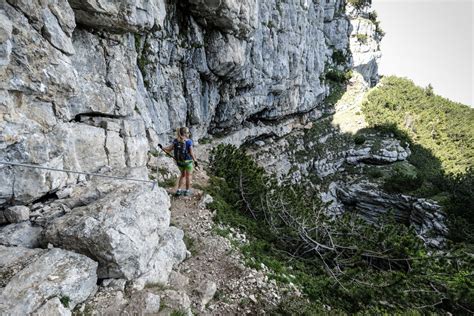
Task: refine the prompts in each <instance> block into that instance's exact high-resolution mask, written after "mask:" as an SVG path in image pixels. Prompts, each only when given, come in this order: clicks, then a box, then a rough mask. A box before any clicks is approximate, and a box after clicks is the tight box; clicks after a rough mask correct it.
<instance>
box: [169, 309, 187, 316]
mask: <svg viewBox="0 0 474 316" xmlns="http://www.w3.org/2000/svg"><path fill="white" fill-rule="evenodd" d="M186 315H188V313H186V311H183V310H174V311H172V312H171V314H170V316H186Z"/></svg>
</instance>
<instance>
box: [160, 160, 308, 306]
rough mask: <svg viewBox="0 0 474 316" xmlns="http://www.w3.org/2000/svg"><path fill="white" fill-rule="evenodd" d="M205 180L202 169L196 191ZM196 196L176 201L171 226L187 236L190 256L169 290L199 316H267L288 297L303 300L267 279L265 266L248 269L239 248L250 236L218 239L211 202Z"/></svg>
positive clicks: (293, 290)
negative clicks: (188, 302)
mask: <svg viewBox="0 0 474 316" xmlns="http://www.w3.org/2000/svg"><path fill="white" fill-rule="evenodd" d="M207 180H208V177H207V175H206V173H205V172H204V171H203V170H202V169H198V170H197V172H196V173H195V180H194V183H195V187H201V188H202V187H204V186H205V185H206V183H207ZM168 191H169V192H170V194H172V193H173V190H172V189H169V190H168ZM194 192H195V193H194V196H192V197H179V198H177V197H172V202H171V223H172V224H173V225H176V226H178V227H180V228H181V229H183V231H184V232H185V242H186V243H187V246H188V251H189V252H190V257H189V258H188V259H186V260H185V261H184V262H183V263H181V264H180V265H179V266H177V268H176V271H175V272H174V273H173V274H172V275H171V279H170V286H171V287H174V288H177V289H178V290H183V291H185V292H186V293H187V294H188V296H189V297H190V299H191V306H192V310H193V311H194V312H195V313H196V314H199V315H209V314H211V315H244V314H249V315H255V314H266V313H267V312H268V310H271V309H272V308H274V307H275V306H276V305H278V303H279V302H280V301H281V299H282V297H283V296H284V295H285V294H284V293H287V292H291V293H292V294H294V295H299V294H298V293H299V291H298V290H297V289H296V288H294V287H293V288H281V287H279V286H277V284H276V282H275V281H274V280H269V279H268V277H267V276H266V273H265V272H268V268H266V267H265V266H262V269H261V270H260V271H257V270H255V269H251V268H249V267H246V266H245V265H244V263H243V262H244V258H243V255H242V254H241V253H240V251H239V249H238V245H239V244H243V243H246V242H247V239H246V236H245V235H244V234H242V233H241V232H239V231H238V230H236V229H233V228H229V231H230V233H229V234H228V235H227V236H226V237H222V236H220V235H219V234H218V231H219V230H220V231H222V230H224V227H222V226H219V225H216V223H214V221H213V220H212V217H213V214H212V212H211V211H210V210H209V209H208V208H207V207H206V203H208V202H210V201H212V197H210V196H209V195H207V194H205V193H204V192H203V191H201V190H197V189H195V190H194Z"/></svg>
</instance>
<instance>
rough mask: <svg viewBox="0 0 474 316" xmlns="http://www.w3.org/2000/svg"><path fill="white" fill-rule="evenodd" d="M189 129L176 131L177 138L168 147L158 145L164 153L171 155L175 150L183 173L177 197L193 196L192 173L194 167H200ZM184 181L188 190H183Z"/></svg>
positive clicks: (175, 155) (175, 157)
mask: <svg viewBox="0 0 474 316" xmlns="http://www.w3.org/2000/svg"><path fill="white" fill-rule="evenodd" d="M189 134H190V133H189V129H188V128H187V127H180V128H177V129H176V138H175V139H174V140H173V143H172V144H171V145H169V146H167V147H163V146H162V145H161V144H158V147H160V148H161V149H162V150H163V151H165V152H166V153H168V154H169V153H170V152H171V151H172V150H173V153H174V157H173V158H174V159H175V160H176V164H177V165H178V168H179V170H180V171H181V176H180V177H179V181H178V189H177V190H176V195H177V196H179V195H185V196H190V195H192V194H193V193H192V191H191V189H190V186H191V173H192V172H193V165H194V166H196V167H197V166H198V163H197V161H196V156H195V155H194V152H193V141H192V140H191V139H190V138H189ZM183 180H185V181H186V190H182V189H181V187H182V186H183Z"/></svg>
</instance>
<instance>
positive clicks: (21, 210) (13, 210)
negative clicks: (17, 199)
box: [3, 205, 30, 223]
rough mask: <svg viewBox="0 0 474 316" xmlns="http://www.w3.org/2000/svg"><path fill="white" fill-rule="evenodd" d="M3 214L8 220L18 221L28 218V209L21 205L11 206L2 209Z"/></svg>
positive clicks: (11, 221)
mask: <svg viewBox="0 0 474 316" xmlns="http://www.w3.org/2000/svg"><path fill="white" fill-rule="evenodd" d="M3 215H4V216H5V218H6V220H7V221H8V222H10V223H19V222H23V221H27V220H28V219H29V218H30V209H29V208H28V207H27V206H23V205H18V206H12V207H9V208H7V209H6V210H5V211H3Z"/></svg>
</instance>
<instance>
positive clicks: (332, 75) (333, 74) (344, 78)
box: [324, 69, 352, 84]
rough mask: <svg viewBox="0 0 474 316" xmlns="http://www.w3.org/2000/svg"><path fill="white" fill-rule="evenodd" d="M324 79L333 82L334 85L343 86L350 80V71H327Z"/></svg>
mask: <svg viewBox="0 0 474 316" xmlns="http://www.w3.org/2000/svg"><path fill="white" fill-rule="evenodd" d="M324 78H325V79H326V80H330V81H333V82H335V83H340V84H344V83H347V82H348V81H349V80H350V79H351V78H352V70H349V71H341V70H338V69H329V70H328V71H327V72H326V73H325V76H324Z"/></svg>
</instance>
